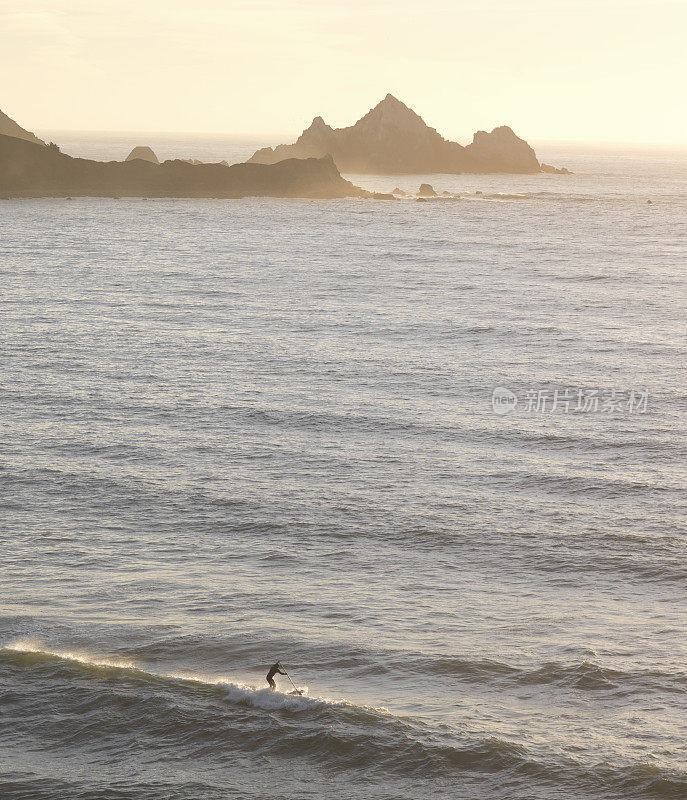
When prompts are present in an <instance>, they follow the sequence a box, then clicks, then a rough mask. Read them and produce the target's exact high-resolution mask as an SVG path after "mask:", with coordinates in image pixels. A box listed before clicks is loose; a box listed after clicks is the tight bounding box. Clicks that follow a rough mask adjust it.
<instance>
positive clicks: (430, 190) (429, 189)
mask: <svg viewBox="0 0 687 800" xmlns="http://www.w3.org/2000/svg"><path fill="white" fill-rule="evenodd" d="M417 193H418V195H419V196H420V197H436V196H437V193H436V192H435V191H434V187H433V186H431V185H430V184H429V183H421V184H420V188H419V189H418V190H417Z"/></svg>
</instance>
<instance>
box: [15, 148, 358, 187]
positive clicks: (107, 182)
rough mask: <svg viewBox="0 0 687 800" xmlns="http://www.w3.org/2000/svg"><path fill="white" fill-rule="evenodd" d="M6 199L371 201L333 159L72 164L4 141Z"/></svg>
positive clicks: (54, 153) (55, 155)
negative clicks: (269, 198) (247, 162)
mask: <svg viewBox="0 0 687 800" xmlns="http://www.w3.org/2000/svg"><path fill="white" fill-rule="evenodd" d="M0 193H6V194H8V195H10V196H12V197H64V196H65V195H70V196H74V197H79V196H80V197H84V196H86V197H111V196H112V195H117V196H119V197H150V198H154V197H245V196H251V195H252V196H264V197H309V198H331V197H371V194H370V193H369V192H366V191H364V190H363V189H359V188H358V187H357V186H354V185H353V184H352V183H349V181H347V180H344V178H342V177H341V175H340V174H339V172H338V170H337V169H336V166H335V164H334V162H333V160H332V159H331V157H327V158H320V159H315V158H310V159H305V160H298V159H289V160H286V161H282V162H280V163H279V164H273V165H269V166H268V165H265V164H233V165H232V166H230V167H225V166H222V165H221V164H201V165H199V166H194V165H192V164H186V163H185V162H183V161H179V160H175V161H165V162H164V163H163V164H152V163H150V162H148V161H144V160H142V159H139V158H137V159H134V160H133V161H109V162H103V161H90V160H88V159H85V158H72V157H71V156H68V155H65V154H64V153H60V152H59V150H58V149H57V148H50V147H43V146H40V145H37V144H33V143H31V142H27V141H24V140H22V139H16V138H13V137H10V136H1V135H0Z"/></svg>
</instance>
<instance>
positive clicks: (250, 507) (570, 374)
mask: <svg viewBox="0 0 687 800" xmlns="http://www.w3.org/2000/svg"><path fill="white" fill-rule="evenodd" d="M51 138H55V141H58V143H59V144H61V145H62V148H63V150H64V151H65V152H68V153H70V154H73V155H83V156H89V157H98V158H122V157H124V156H126V154H127V153H128V151H129V150H130V149H131V147H133V146H134V145H135V144H152V145H153V147H154V149H156V150H157V151H158V154H159V155H160V156H162V157H170V156H182V157H186V156H193V157H198V158H201V159H217V160H219V159H221V158H227V159H228V160H230V161H232V160H237V159H241V158H246V157H247V156H248V155H250V153H251V152H252V151H253V150H254V149H256V147H257V146H260V145H262V144H264V142H259V141H257V140H256V141H253V142H251V141H238V140H233V139H232V140H229V139H223V138H222V137H204V138H196V139H191V138H190V137H186V138H182V137H178V138H176V139H174V138H173V137H157V138H155V137H152V136H151V137H148V138H146V139H145V140H142V139H143V137H141V136H131V137H127V136H124V135H121V136H113V135H110V136H106V135H101V136H93V135H91V136H87V135H82V134H78V135H77V134H71V135H66V134H59V135H58V134H55V136H54V137H51ZM538 153H539V154H540V157H541V158H542V159H543V160H544V161H547V162H549V163H554V164H556V165H560V166H567V167H568V168H570V169H572V170H573V171H574V173H575V174H574V175H571V176H561V175H543V174H542V175H534V176H506V175H490V176H475V175H464V176H446V175H432V176H394V177H389V176H370V175H366V176H346V177H349V178H350V179H351V180H353V181H354V182H355V183H358V185H361V186H364V187H365V188H369V189H378V190H381V191H389V190H391V189H392V188H394V187H396V186H398V187H400V188H402V189H404V190H406V191H408V192H411V191H416V190H417V188H418V186H419V184H420V183H421V182H429V183H431V184H432V185H433V186H434V188H435V189H436V190H437V191H438V192H441V191H450V192H452V193H460V195H461V199H459V200H452V199H445V200H444V199H440V200H435V201H429V202H424V203H420V202H417V201H416V200H415V199H407V200H400V201H395V202H394V201H371V200H355V199H347V200H334V201H300V200H277V199H265V198H248V199H243V200H186V199H184V200H155V201H145V200H141V199H121V200H114V199H79V198H75V199H73V200H71V201H67V200H64V199H49V200H9V201H0V274H1V278H0V286H1V287H2V288H1V289H0V313H1V315H2V317H1V319H2V325H1V326H0V364H1V369H2V371H1V373H0V374H1V376H2V380H1V381H0V409H1V410H2V423H1V424H2V436H1V437H0V504H1V507H2V514H1V515H0V797H1V798H2V800H192V799H193V800H239V799H244V798H245V799H246V800H248V799H249V798H250V800H278V799H281V800H304V799H305V798H313V799H317V800H319V798H331V799H332V800H365V799H367V798H370V799H372V798H378V799H380V800H381V799H382V798H383V799H384V800H392V799H393V800H425V799H428V798H459V799H460V800H602V799H603V800H616V799H617V800H634V799H635V798H636V799H637V800H639V799H640V798H675V800H678V798H679V799H680V800H684V798H685V797H687V666H686V657H687V644H686V643H687V613H686V612H687V592H686V587H687V562H686V554H687V551H686V548H685V545H686V541H687V539H686V528H685V522H686V517H687V515H686V514H685V511H686V505H687V504H686V503H685V488H686V486H687V436H686V425H685V422H686V420H687V358H686V356H687V336H686V333H687V325H686V324H685V323H686V313H685V309H686V300H687V291H686V281H685V265H686V261H687V259H686V256H687V151H677V150H675V151H672V152H671V151H659V150H648V149H643V150H642V149H637V148H635V149H632V148H625V149H623V148H605V149H604V148H603V147H601V146H599V147H588V148H582V147H573V146H572V145H570V146H563V145H561V146H558V147H551V146H548V148H538ZM649 200H650V201H652V202H651V203H649V202H648V201H649ZM277 659H281V661H282V663H283V665H284V666H285V668H286V670H287V671H288V673H289V676H279V675H278V676H277V680H278V687H279V691H277V692H275V693H272V692H270V691H269V689H268V688H267V685H266V682H265V673H266V672H267V669H268V667H269V666H270V665H271V664H272V663H273V662H274V661H276V660H277ZM290 680H292V681H293V684H294V685H295V686H297V687H300V688H301V690H302V691H303V692H304V694H303V695H292V694H289V692H290V691H292V684H291V683H290Z"/></svg>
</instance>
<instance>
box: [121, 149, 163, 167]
mask: <svg viewBox="0 0 687 800" xmlns="http://www.w3.org/2000/svg"><path fill="white" fill-rule="evenodd" d="M137 158H140V159H141V161H149V162H150V163H151V164H159V163H160V162H159V161H158V158H157V156H156V155H155V153H154V152H153V149H152V148H151V147H142V146H139V147H134V149H133V150H132V151H131V152H130V153H129V155H128V156H127V157H126V160H127V161H135V160H136V159H137Z"/></svg>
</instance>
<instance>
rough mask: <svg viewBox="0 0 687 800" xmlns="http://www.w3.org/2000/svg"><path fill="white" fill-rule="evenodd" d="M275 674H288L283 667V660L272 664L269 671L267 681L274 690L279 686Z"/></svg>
mask: <svg viewBox="0 0 687 800" xmlns="http://www.w3.org/2000/svg"><path fill="white" fill-rule="evenodd" d="M275 675H286V672H284V671H283V670H282V668H281V662H279V661H277V663H276V664H272V666H271V667H270V671H269V672H268V673H267V683H269V685H270V689H271V690H272V691H274V690H275V689H276V688H277V684H276V683H275V682H274V676H275Z"/></svg>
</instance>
